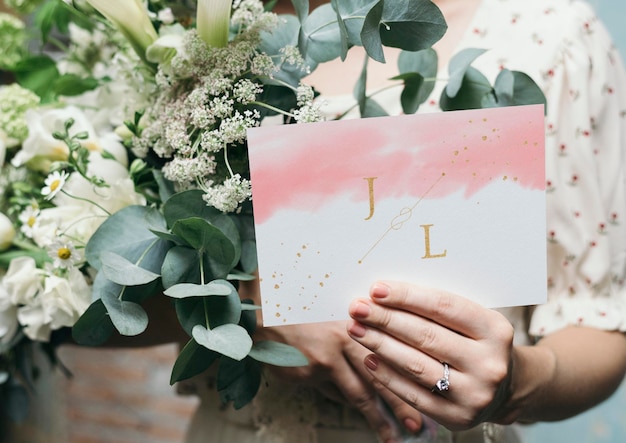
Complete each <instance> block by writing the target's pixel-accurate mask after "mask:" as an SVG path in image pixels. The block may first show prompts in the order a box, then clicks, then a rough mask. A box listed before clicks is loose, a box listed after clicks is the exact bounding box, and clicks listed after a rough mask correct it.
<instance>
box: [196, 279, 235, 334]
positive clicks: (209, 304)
mask: <svg viewBox="0 0 626 443" xmlns="http://www.w3.org/2000/svg"><path fill="white" fill-rule="evenodd" d="M222 283H223V284H224V285H227V286H229V287H230V294H228V295H227V296H225V297H207V298H205V299H204V306H205V310H206V316H207V318H208V320H209V324H210V325H211V328H212V329H214V328H216V327H218V326H222V325H225V324H228V323H233V324H237V323H239V320H240V319H241V300H240V299H239V293H238V292H237V289H236V288H235V287H234V286H233V285H232V284H230V283H229V282H227V281H226V280H222Z"/></svg>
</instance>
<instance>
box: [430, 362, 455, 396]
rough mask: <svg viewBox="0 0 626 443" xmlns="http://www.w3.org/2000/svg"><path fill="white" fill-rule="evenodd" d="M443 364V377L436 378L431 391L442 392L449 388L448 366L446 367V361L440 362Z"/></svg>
mask: <svg viewBox="0 0 626 443" xmlns="http://www.w3.org/2000/svg"><path fill="white" fill-rule="evenodd" d="M442 364H443V377H441V378H440V379H439V380H437V383H435V386H433V387H432V389H431V390H430V391H431V392H443V391H447V390H448V389H450V368H449V367H448V363H446V362H442Z"/></svg>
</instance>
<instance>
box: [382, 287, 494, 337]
mask: <svg viewBox="0 0 626 443" xmlns="http://www.w3.org/2000/svg"><path fill="white" fill-rule="evenodd" d="M370 297H371V298H372V300H374V301H375V302H376V303H378V304H380V305H383V306H387V307H390V308H395V309H399V310H404V311H408V312H411V313H413V314H417V315H419V316H421V317H424V318H428V319H430V320H432V321H434V322H436V323H439V324H440V325H442V326H445V327H447V328H449V329H452V330H454V331H456V332H458V333H460V334H462V335H465V336H467V337H470V338H473V339H482V338H487V337H489V336H490V335H491V333H492V332H493V331H492V330H491V326H492V324H491V322H490V321H488V320H489V318H490V317H494V316H495V315H494V314H495V312H494V311H490V310H488V309H485V308H483V307H482V306H480V305H479V304H478V303H475V302H473V301H470V300H468V299H466V298H464V297H460V296H458V295H455V294H452V293H449V292H446V291H442V290H438V289H434V288H429V287H423V286H417V285H412V284H408V283H401V282H391V281H384V282H378V283H376V284H374V285H373V286H372V288H371V289H370ZM490 313H492V314H490ZM477 319H481V321H476V320H477Z"/></svg>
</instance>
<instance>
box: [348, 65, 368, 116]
mask: <svg viewBox="0 0 626 443" xmlns="http://www.w3.org/2000/svg"><path fill="white" fill-rule="evenodd" d="M368 64H369V58H368V57H365V60H364V61H363V67H362V68H361V73H360V74H359V78H358V79H357V82H356V84H355V85H354V90H353V92H352V95H354V98H355V99H356V101H357V103H358V104H359V112H360V113H361V115H363V112H364V111H365V102H366V101H367V66H368Z"/></svg>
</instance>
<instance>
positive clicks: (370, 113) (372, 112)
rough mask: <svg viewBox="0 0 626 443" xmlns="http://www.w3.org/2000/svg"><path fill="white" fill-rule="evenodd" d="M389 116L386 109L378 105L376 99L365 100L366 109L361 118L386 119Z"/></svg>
mask: <svg viewBox="0 0 626 443" xmlns="http://www.w3.org/2000/svg"><path fill="white" fill-rule="evenodd" d="M387 115H389V114H388V113H387V111H385V108H383V107H382V106H381V105H379V104H378V102H377V101H376V100H374V99H371V98H368V99H366V100H365V108H364V109H363V111H362V112H361V118H369V117H385V116H387Z"/></svg>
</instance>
